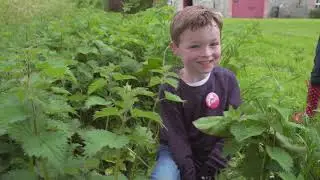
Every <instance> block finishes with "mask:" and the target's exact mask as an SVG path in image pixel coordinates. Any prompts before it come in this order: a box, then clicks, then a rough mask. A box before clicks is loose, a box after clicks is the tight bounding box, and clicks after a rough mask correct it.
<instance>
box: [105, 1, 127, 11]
mask: <svg viewBox="0 0 320 180" xmlns="http://www.w3.org/2000/svg"><path fill="white" fill-rule="evenodd" d="M106 1H107V2H106V3H107V4H108V7H107V9H105V10H109V11H117V12H119V11H122V6H123V0H106ZM108 1H109V2H108Z"/></svg>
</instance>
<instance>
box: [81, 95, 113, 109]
mask: <svg viewBox="0 0 320 180" xmlns="http://www.w3.org/2000/svg"><path fill="white" fill-rule="evenodd" d="M111 104H112V103H111V102H110V101H106V100H105V99H103V98H102V97H99V96H90V97H89V98H88V99H87V101H86V103H85V106H86V108H87V109H89V108H90V107H92V106H95V105H104V106H108V105H111Z"/></svg>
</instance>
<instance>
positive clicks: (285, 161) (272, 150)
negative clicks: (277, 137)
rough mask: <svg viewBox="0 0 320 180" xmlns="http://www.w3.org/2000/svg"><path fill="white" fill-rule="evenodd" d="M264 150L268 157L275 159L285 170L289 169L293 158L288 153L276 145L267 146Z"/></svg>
mask: <svg viewBox="0 0 320 180" xmlns="http://www.w3.org/2000/svg"><path fill="white" fill-rule="evenodd" d="M266 150H267V153H268V155H269V156H270V158H271V159H273V160H275V161H277V162H278V163H279V164H280V166H281V167H282V168H283V169H284V170H285V171H287V172H290V171H291V169H292V167H293V160H292V157H291V156H290V154H289V153H287V152H286V151H285V150H283V149H281V148H278V147H270V146H267V147H266Z"/></svg>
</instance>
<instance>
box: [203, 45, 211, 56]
mask: <svg viewBox="0 0 320 180" xmlns="http://www.w3.org/2000/svg"><path fill="white" fill-rule="evenodd" d="M212 51H213V50H212V48H210V47H205V48H204V49H203V52H202V56H211V55H212Z"/></svg>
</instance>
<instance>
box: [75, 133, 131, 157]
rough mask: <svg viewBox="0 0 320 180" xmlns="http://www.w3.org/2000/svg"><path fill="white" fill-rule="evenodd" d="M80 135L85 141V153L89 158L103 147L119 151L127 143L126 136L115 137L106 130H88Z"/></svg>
mask: <svg viewBox="0 0 320 180" xmlns="http://www.w3.org/2000/svg"><path fill="white" fill-rule="evenodd" d="M80 134H81V136H82V138H83V139H84V140H85V144H86V146H85V147H84V149H85V153H86V154H87V155H89V156H90V157H91V156H94V155H95V154H96V153H97V152H99V151H100V150H101V149H102V148H103V147H105V146H108V147H110V148H116V149H120V148H123V147H124V146H126V145H127V144H128V143H129V138H128V137H127V136H121V135H116V134H114V133H112V132H110V131H106V130H88V131H84V132H80Z"/></svg>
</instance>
